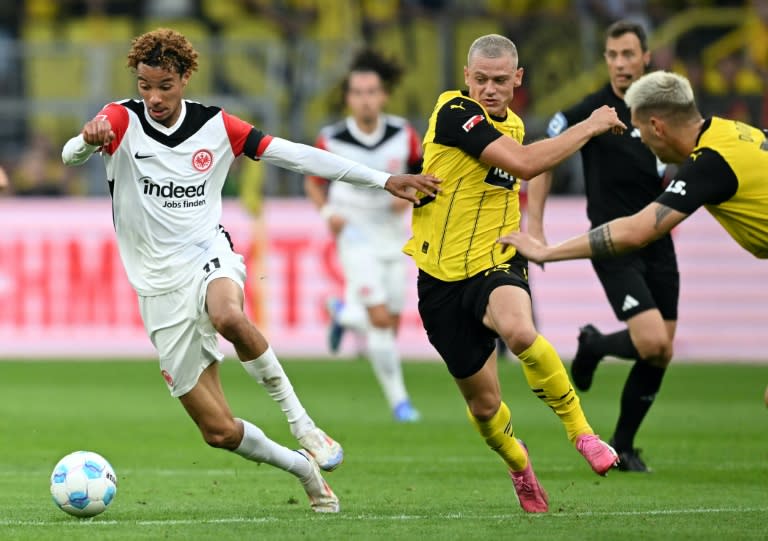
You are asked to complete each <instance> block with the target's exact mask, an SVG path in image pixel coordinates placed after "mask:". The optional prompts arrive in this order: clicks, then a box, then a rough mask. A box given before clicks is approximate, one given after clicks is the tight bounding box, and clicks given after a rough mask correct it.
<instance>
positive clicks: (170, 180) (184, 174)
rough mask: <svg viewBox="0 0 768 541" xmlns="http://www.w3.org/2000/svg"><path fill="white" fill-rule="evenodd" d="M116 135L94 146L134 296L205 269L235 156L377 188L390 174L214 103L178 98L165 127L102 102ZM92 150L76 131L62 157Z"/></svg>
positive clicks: (132, 109) (77, 159) (139, 106)
mask: <svg viewBox="0 0 768 541" xmlns="http://www.w3.org/2000/svg"><path fill="white" fill-rule="evenodd" d="M99 117H101V119H105V120H108V121H109V123H110V125H111V128H112V131H113V132H114V133H115V138H114V139H113V140H112V141H111V142H110V143H109V144H107V145H104V146H103V147H102V148H101V149H100V150H101V153H102V155H103V157H104V162H105V164H106V169H107V175H108V177H107V181H108V183H109V190H110V193H111V195H112V213H113V220H114V225H115V231H116V233H117V243H118V248H119V250H120V257H121V258H122V260H123V265H124V266H125V270H126V273H127V275H128V280H129V281H130V283H131V285H132V286H133V287H134V289H135V290H136V292H137V293H138V294H139V295H142V296H152V295H160V294H164V293H167V292H170V291H173V290H175V289H178V288H179V287H180V286H182V285H184V284H187V283H189V281H190V280H191V278H192V277H193V276H194V274H195V273H199V272H200V269H201V268H204V266H205V264H206V263H208V262H207V261H205V258H206V255H205V253H206V250H207V249H208V248H209V247H210V246H211V245H212V243H213V242H214V241H215V239H216V238H217V237H218V235H219V234H220V232H221V230H222V229H223V228H222V227H221V226H220V225H219V220H220V218H221V189H222V187H223V186H224V181H225V179H226V176H227V172H228V170H229V167H230V165H231V164H232V161H233V160H234V159H235V158H236V157H237V156H239V155H240V154H245V155H246V156H248V157H250V158H251V159H255V160H256V159H263V160H264V161H268V162H269V163H273V164H275V165H277V166H279V167H284V168H287V169H291V170H293V171H297V172H299V173H302V174H310V175H322V176H324V177H327V178H332V179H334V180H342V181H345V182H351V183H356V184H359V185H362V186H369V187H378V188H382V187H383V186H384V185H385V183H386V182H387V180H388V179H389V177H390V175H389V174H388V173H386V172H383V171H377V170H374V169H371V168H370V167H366V166H364V165H361V164H359V163H355V162H352V161H350V160H347V159H344V158H342V157H340V156H335V155H333V154H331V153H328V152H322V151H320V150H318V149H316V148H313V147H311V146H308V145H302V144H298V143H292V142H291V141H286V140H285V139H280V138H279V137H272V136H271V135H265V134H264V133H262V132H261V131H259V130H257V129H256V128H254V127H253V126H252V125H250V124H249V123H247V122H245V121H243V120H241V119H239V118H237V117H235V116H232V115H229V114H227V113H226V112H224V111H223V110H222V109H220V108H218V107H206V106H204V105H201V104H199V103H196V102H192V101H186V100H184V101H182V102H181V114H180V115H179V118H178V120H177V121H176V123H175V124H174V125H173V126H171V127H165V126H163V125H162V124H159V123H157V122H155V121H153V120H152V119H151V118H150V117H149V115H148V114H147V113H146V110H145V107H144V102H143V101H138V100H125V101H122V102H116V103H110V104H108V105H106V106H105V107H104V108H103V109H102V110H101V112H100V113H99V115H98V116H97V117H96V118H99ZM95 150H96V147H93V146H91V145H88V144H86V143H85V141H84V138H83V136H82V135H78V136H77V137H73V138H72V139H70V140H69V141H67V143H66V144H65V145H64V149H63V150H62V159H63V160H64V163H66V164H67V165H78V164H80V163H83V162H85V161H86V160H88V158H90V156H91V154H92V153H93V152H94V151H95Z"/></svg>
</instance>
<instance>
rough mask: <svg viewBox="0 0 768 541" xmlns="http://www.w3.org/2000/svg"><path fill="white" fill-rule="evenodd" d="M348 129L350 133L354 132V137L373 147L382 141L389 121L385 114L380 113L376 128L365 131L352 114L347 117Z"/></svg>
mask: <svg viewBox="0 0 768 541" xmlns="http://www.w3.org/2000/svg"><path fill="white" fill-rule="evenodd" d="M347 129H348V130H349V133H351V134H352V137H354V138H355V139H357V140H358V141H360V142H361V143H363V144H364V145H366V146H369V147H372V146H373V145H375V144H376V143H378V142H379V141H381V138H382V137H384V130H386V129H387V121H386V119H385V118H384V115H379V120H378V122H377V123H376V129H375V130H373V132H371V133H365V132H364V131H363V130H361V129H360V128H358V127H357V123H356V122H355V119H354V118H352V117H351V116H348V117H347Z"/></svg>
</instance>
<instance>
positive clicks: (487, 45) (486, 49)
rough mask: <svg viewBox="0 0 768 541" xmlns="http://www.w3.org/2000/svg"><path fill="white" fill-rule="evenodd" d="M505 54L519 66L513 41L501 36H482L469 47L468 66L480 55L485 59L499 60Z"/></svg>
mask: <svg viewBox="0 0 768 541" xmlns="http://www.w3.org/2000/svg"><path fill="white" fill-rule="evenodd" d="M505 54H508V55H510V56H511V57H512V58H514V60H515V64H517V47H516V46H515V44H514V43H513V42H512V40H511V39H509V38H507V37H504V36H502V35H500V34H487V35H485V36H480V37H479V38H477V39H476V40H475V41H473V42H472V45H470V46H469V52H468V53H467V66H469V65H470V63H471V62H472V58H473V57H474V56H476V55H480V56H482V57H484V58H499V57H500V56H504V55H505Z"/></svg>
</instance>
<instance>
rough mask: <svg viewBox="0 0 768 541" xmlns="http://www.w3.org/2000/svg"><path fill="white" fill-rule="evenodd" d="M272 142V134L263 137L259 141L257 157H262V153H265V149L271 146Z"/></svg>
mask: <svg viewBox="0 0 768 541" xmlns="http://www.w3.org/2000/svg"><path fill="white" fill-rule="evenodd" d="M271 142H272V136H271V135H265V136H264V137H262V138H261V141H259V146H258V148H256V157H257V158H260V157H261V155H262V154H264V151H265V150H267V147H268V146H269V143H271Z"/></svg>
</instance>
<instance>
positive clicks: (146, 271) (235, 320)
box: [62, 29, 437, 512]
mask: <svg viewBox="0 0 768 541" xmlns="http://www.w3.org/2000/svg"><path fill="white" fill-rule="evenodd" d="M197 56H198V55H197V52H196V51H195V50H194V49H193V47H192V45H191V44H190V43H189V41H188V40H187V39H186V38H185V37H184V36H183V35H181V34H179V33H178V32H175V31H173V30H170V29H158V30H155V31H152V32H148V33H146V34H143V35H141V36H139V37H137V38H135V39H134V40H133V42H132V46H131V50H130V52H129V53H128V65H129V66H130V67H131V68H133V69H134V70H135V72H136V76H137V80H138V91H139V94H140V96H141V98H142V99H141V100H124V101H121V102H115V103H110V104H108V105H106V106H105V107H104V108H103V109H102V110H101V112H100V113H99V114H98V115H97V116H96V117H95V118H94V119H92V120H90V121H89V122H87V123H86V124H85V126H84V127H83V130H82V132H81V133H80V135H78V136H76V137H73V138H72V139H70V140H69V141H68V142H67V143H66V145H65V146H64V149H63V151H62V159H63V160H64V162H65V163H66V164H68V165H77V164H81V163H83V162H85V161H86V160H87V159H88V158H89V157H90V156H91V155H92V154H93V153H94V152H96V151H100V152H101V154H102V156H103V158H104V162H105V165H106V172H107V175H108V183H109V189H110V193H111V195H112V205H113V220H114V225H115V232H116V234H117V242H118V247H119V250H120V256H121V258H122V260H123V264H124V266H125V270H126V273H127V275H128V279H129V281H130V282H131V285H132V286H133V287H134V289H135V290H136V292H137V294H138V296H139V308H140V311H141V317H142V320H143V321H144V326H145V328H146V330H147V333H148V334H149V337H150V339H151V340H152V343H153V344H154V345H155V347H156V349H157V351H158V355H159V359H160V368H161V372H162V375H163V377H164V379H165V381H166V383H167V384H168V387H169V389H170V392H171V395H172V396H175V397H178V398H179V400H180V402H181V403H182V405H183V406H184V408H185V409H186V410H187V412H188V414H189V415H190V417H191V418H192V419H193V420H194V421H195V423H196V424H197V426H198V428H199V429H200V431H201V433H202V436H203V438H204V439H205V441H206V442H207V443H208V444H209V445H211V446H213V447H218V448H222V449H227V450H229V451H233V452H235V453H237V454H238V455H240V456H243V457H244V458H246V459H249V460H253V461H255V462H264V463H267V464H271V465H273V466H276V467H278V468H280V469H283V470H285V471H287V472H290V473H292V474H293V475H295V476H296V477H297V478H298V479H299V480H300V482H301V484H302V486H303V487H304V489H305V491H306V492H307V495H308V496H309V499H310V503H311V506H312V509H313V510H314V511H318V512H337V511H338V510H339V502H338V498H337V497H336V495H335V494H334V493H333V491H332V490H331V489H330V487H329V486H328V485H327V484H326V483H325V481H324V480H323V478H322V476H321V475H320V472H319V469H318V465H319V466H320V467H322V468H323V469H326V470H331V469H333V468H335V467H336V466H338V465H339V464H340V463H341V460H342V458H343V453H342V449H341V446H340V445H339V444H338V443H337V442H335V441H334V440H332V439H331V438H329V437H328V436H327V435H326V434H325V433H324V432H323V431H322V430H320V429H319V428H317V427H316V426H315V424H314V422H313V421H312V419H311V418H310V417H309V415H308V414H307V412H306V411H305V409H304V408H303V406H302V405H301V403H300V402H299V399H298V398H297V396H296V394H295V393H294V391H293V388H292V386H291V383H290V381H289V380H288V378H287V376H286V375H285V372H284V371H283V369H282V367H281V365H280V363H279V361H278V360H277V357H276V356H275V354H274V352H273V351H272V349H271V348H270V347H269V344H268V343H267V341H266V339H265V338H264V336H263V335H262V334H261V333H260V332H259V330H258V329H257V328H256V327H255V326H254V325H253V324H252V323H251V322H250V321H249V320H248V318H247V317H246V316H245V314H244V313H243V283H244V280H245V266H244V264H243V258H242V256H241V255H239V254H238V253H236V252H234V251H233V247H232V245H231V243H230V241H229V236H228V235H227V233H226V231H225V230H224V228H223V227H222V226H221V225H219V220H220V218H221V190H222V187H223V184H224V181H225V179H226V175H227V172H228V170H229V167H230V165H231V164H232V162H233V161H234V159H235V157H237V156H239V155H241V154H244V155H246V156H248V157H250V158H252V159H255V160H258V159H263V160H265V161H268V162H270V163H273V164H276V165H279V166H282V167H286V168H290V169H293V170H295V171H298V172H300V173H305V174H308V173H312V174H318V175H323V176H325V177H327V178H333V179H337V180H344V181H347V182H358V183H361V184H364V185H378V186H381V187H386V188H387V189H388V190H389V191H391V192H392V193H396V194H399V195H406V196H407V197H412V196H411V195H410V191H409V187H411V188H413V187H416V188H419V186H423V188H419V189H425V190H427V191H434V189H435V186H436V184H437V181H436V180H435V179H434V178H432V177H423V176H416V175H407V176H406V175H400V176H397V175H395V176H391V175H389V174H388V173H383V172H381V171H376V170H373V169H370V168H368V167H365V166H362V165H360V164H357V163H354V162H351V161H349V160H345V159H342V158H340V157H337V156H334V155H333V154H330V153H327V152H322V151H319V150H317V149H315V148H313V147H310V146H307V145H299V144H295V143H292V142H290V141H286V140H284V139H280V138H277V137H272V136H269V135H266V134H264V133H262V132H261V131H259V130H257V129H256V128H254V127H253V126H252V125H250V124H248V123H247V122H244V121H243V120H240V119H239V118H237V117H234V116H232V115H229V114H227V113H226V112H224V111H223V110H222V109H220V108H218V107H206V106H203V105H201V104H199V103H196V102H192V101H186V100H184V99H183V94H184V88H185V86H186V85H187V83H188V81H189V79H190V76H191V74H192V72H193V71H195V70H196V69H197ZM217 332H218V333H219V334H221V335H222V336H223V337H224V338H226V339H227V340H228V341H230V342H231V343H232V344H233V346H234V348H235V351H236V352H237V355H238V357H239V358H240V360H241V361H242V365H243V367H244V368H245V370H246V371H247V372H248V373H249V374H250V375H251V376H253V377H254V378H255V379H256V380H257V381H259V383H261V384H262V385H263V386H264V387H265V388H266V390H267V391H268V392H269V394H270V395H271V396H272V398H273V399H274V400H276V401H277V402H278V403H279V404H280V406H281V408H282V410H283V411H284V412H285V414H286V417H287V419H288V422H289V424H290V428H291V432H292V434H293V435H294V436H295V437H296V438H297V439H298V440H299V442H300V444H301V445H302V447H304V449H301V450H299V451H298V452H294V451H292V450H290V449H288V448H286V447H283V446H282V445H279V444H277V443H276V442H274V441H272V440H271V439H269V438H268V437H267V436H266V435H265V434H264V432H262V431H261V429H259V428H258V427H256V426H255V425H253V424H251V423H249V422H248V421H245V420H242V419H237V418H235V417H234V416H233V414H232V411H231V410H230V408H229V405H228V404H227V400H226V398H225V396H224V392H223V390H222V387H221V381H220V378H219V369H218V361H220V360H221V358H222V354H221V352H220V351H219V350H218V344H217V336H216V333H217ZM305 449H306V450H305Z"/></svg>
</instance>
